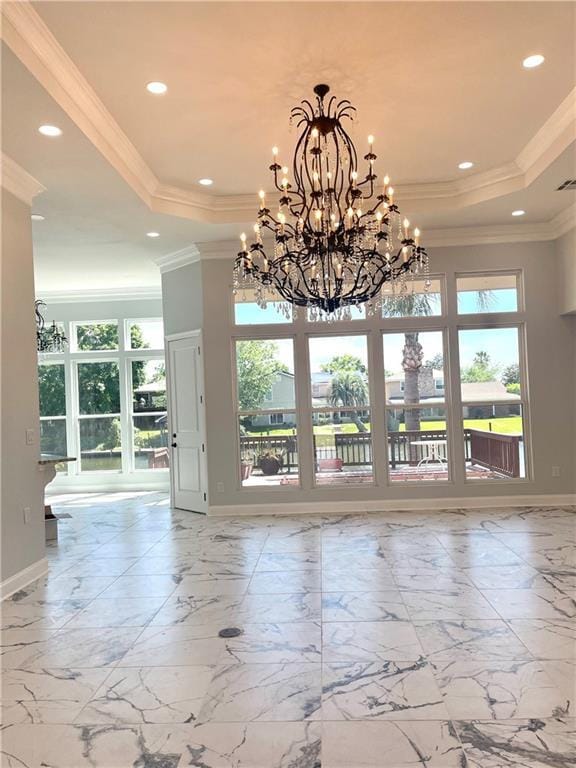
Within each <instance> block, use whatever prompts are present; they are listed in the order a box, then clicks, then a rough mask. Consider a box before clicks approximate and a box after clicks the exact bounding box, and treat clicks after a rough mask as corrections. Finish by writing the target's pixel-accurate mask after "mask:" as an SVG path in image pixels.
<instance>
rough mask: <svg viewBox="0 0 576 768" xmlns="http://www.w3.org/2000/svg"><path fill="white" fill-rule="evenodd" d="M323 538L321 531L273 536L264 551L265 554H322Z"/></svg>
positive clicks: (265, 545) (267, 541)
mask: <svg viewBox="0 0 576 768" xmlns="http://www.w3.org/2000/svg"><path fill="white" fill-rule="evenodd" d="M321 543H322V537H321V534H320V532H319V531H315V530H312V531H305V532H304V533H295V534H282V535H279V534H271V535H270V536H269V537H268V538H267V540H266V542H265V544H264V546H263V549H262V552H263V553H264V554H268V553H277V554H280V553H286V552H296V553H304V552H316V553H318V552H320V546H321Z"/></svg>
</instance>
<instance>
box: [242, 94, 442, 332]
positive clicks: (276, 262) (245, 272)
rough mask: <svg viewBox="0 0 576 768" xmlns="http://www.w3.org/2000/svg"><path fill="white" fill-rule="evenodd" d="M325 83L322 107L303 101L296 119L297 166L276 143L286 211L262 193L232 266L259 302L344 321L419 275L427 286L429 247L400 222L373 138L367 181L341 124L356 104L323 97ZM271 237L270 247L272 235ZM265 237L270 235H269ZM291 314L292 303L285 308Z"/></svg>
mask: <svg viewBox="0 0 576 768" xmlns="http://www.w3.org/2000/svg"><path fill="white" fill-rule="evenodd" d="M329 90H330V89H329V87H328V86H327V85H317V86H316V87H315V88H314V93H315V94H316V98H315V105H314V104H312V103H311V102H310V101H308V100H307V99H305V100H304V101H302V102H301V105H300V106H297V107H294V109H292V112H291V117H290V122H291V123H292V121H293V120H294V121H296V124H297V126H298V128H300V127H301V126H303V128H302V132H301V133H300V136H299V138H298V141H297V144H296V149H295V152H294V160H293V164H292V179H293V181H290V179H289V176H290V171H289V168H288V167H287V166H282V165H281V164H280V163H279V162H278V148H277V147H274V148H273V149H272V154H273V162H272V165H271V166H270V170H271V171H272V173H273V175H274V185H275V187H276V189H277V190H278V192H279V200H278V210H277V212H275V213H272V212H271V210H270V208H268V207H267V202H266V195H265V193H264V191H260V193H259V196H260V210H259V212H258V221H257V223H256V224H255V225H254V239H253V241H252V242H251V243H250V244H248V242H247V239H246V235H245V234H244V233H243V234H242V235H241V236H240V240H241V243H242V248H241V251H240V252H239V253H238V256H237V258H236V262H235V267H234V290H235V291H236V292H238V291H242V290H247V291H250V293H251V295H254V296H255V297H256V301H257V303H258V305H259V306H262V307H266V304H267V302H268V301H275V302H278V301H280V302H282V301H284V302H288V303H289V304H291V305H294V306H296V307H307V308H308V312H309V313H310V315H311V319H329V320H330V319H346V318H348V317H350V316H351V307H354V306H358V305H360V304H366V305H367V309H368V313H369V314H373V313H374V312H375V311H376V310H377V309H378V308H379V307H380V305H381V293H382V288H383V286H384V285H385V284H390V287H391V289H392V291H393V292H394V293H395V292H396V291H398V292H404V291H406V290H407V281H408V280H409V279H410V278H411V277H413V276H414V275H421V277H423V278H424V279H425V281H426V284H429V279H428V275H429V265H428V255H427V253H426V250H425V249H424V248H423V247H422V246H421V245H420V231H419V230H418V229H411V228H410V222H409V221H408V219H406V218H404V219H402V216H401V214H400V211H399V209H398V206H397V204H396V202H395V199H394V189H393V188H392V186H390V178H389V177H388V176H384V177H383V179H382V183H381V184H380V185H377V178H378V177H377V175H376V173H375V172H374V162H375V160H376V155H375V154H374V151H373V142H374V138H373V137H372V136H369V137H368V152H367V153H366V154H365V155H364V160H365V162H366V168H367V172H366V174H365V176H364V177H362V178H361V177H360V174H359V163H358V155H357V152H356V148H355V146H354V144H353V142H352V139H351V138H350V136H349V135H348V133H347V132H346V131H345V129H344V127H343V126H342V121H343V120H345V119H349V120H353V118H354V114H355V112H356V109H355V107H353V106H352V104H351V103H350V102H349V101H348V100H347V99H344V100H342V101H338V102H337V100H336V97H335V96H332V97H330V99H329V100H328V102H327V104H325V98H326V96H327V94H328V92H329ZM267 233H270V234H271V235H272V236H273V243H274V244H273V253H269V251H268V252H267V240H266V234H267ZM263 238H264V239H263ZM280 306H281V307H283V309H282V310H281V311H284V312H285V313H286V314H287V315H288V314H290V312H291V311H292V309H291V308H290V307H289V305H286V304H282V303H281V304H280Z"/></svg>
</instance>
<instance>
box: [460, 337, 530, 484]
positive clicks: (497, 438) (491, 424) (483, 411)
mask: <svg viewBox="0 0 576 768" xmlns="http://www.w3.org/2000/svg"><path fill="white" fill-rule="evenodd" d="M458 343H459V355H460V387H461V395H462V408H463V413H462V427H463V429H464V443H465V461H466V477H467V479H471V480H502V479H505V478H523V477H526V474H527V473H526V460H525V456H526V454H525V441H524V411H525V402H524V399H523V390H522V381H523V361H522V355H521V353H520V352H521V347H520V328H519V327H518V326H513V327H502V328H471V329H461V330H460V331H459V333H458Z"/></svg>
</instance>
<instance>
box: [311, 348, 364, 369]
mask: <svg viewBox="0 0 576 768" xmlns="http://www.w3.org/2000/svg"><path fill="white" fill-rule="evenodd" d="M320 370H321V371H324V372H325V373H340V372H344V371H348V372H354V371H358V372H360V373H366V366H365V365H364V363H363V362H362V360H360V358H359V357H356V355H350V354H348V353H346V354H344V355H336V356H335V357H333V358H332V359H331V360H329V361H328V362H327V363H324V364H323V365H321V366H320Z"/></svg>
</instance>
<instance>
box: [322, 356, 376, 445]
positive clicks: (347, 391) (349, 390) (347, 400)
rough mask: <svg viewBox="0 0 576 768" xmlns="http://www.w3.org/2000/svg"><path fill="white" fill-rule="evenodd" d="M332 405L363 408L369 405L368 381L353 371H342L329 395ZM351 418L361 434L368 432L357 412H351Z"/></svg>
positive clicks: (334, 378)
mask: <svg viewBox="0 0 576 768" xmlns="http://www.w3.org/2000/svg"><path fill="white" fill-rule="evenodd" d="M328 400H329V402H330V405H335V406H346V405H347V406H354V407H358V406H363V405H367V404H368V387H367V386H366V381H365V380H364V379H363V378H362V376H361V375H360V374H359V373H354V372H352V371H340V372H339V373H337V374H336V375H335V376H334V377H333V379H332V382H331V384H330V394H329V395H328ZM351 418H352V420H353V422H354V424H356V427H357V428H358V431H359V432H366V427H365V426H364V424H363V423H362V420H361V419H360V417H359V415H358V412H357V411H352V412H351Z"/></svg>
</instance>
